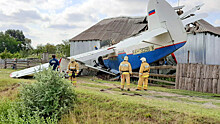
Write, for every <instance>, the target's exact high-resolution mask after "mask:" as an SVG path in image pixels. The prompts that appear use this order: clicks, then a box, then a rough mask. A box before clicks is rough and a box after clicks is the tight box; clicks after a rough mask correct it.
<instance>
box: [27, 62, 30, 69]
mask: <svg viewBox="0 0 220 124" xmlns="http://www.w3.org/2000/svg"><path fill="white" fill-rule="evenodd" d="M27 67H28V68H29V67H30V66H29V61H28V60H27Z"/></svg>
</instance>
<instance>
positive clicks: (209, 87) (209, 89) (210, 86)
mask: <svg viewBox="0 0 220 124" xmlns="http://www.w3.org/2000/svg"><path fill="white" fill-rule="evenodd" d="M208 80H209V82H208V93H212V90H213V89H212V86H213V84H212V79H208Z"/></svg>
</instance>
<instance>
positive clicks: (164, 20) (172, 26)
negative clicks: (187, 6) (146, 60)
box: [147, 0, 187, 43]
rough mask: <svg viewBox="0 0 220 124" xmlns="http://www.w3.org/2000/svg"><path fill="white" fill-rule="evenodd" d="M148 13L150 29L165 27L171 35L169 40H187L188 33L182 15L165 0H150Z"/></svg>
mask: <svg viewBox="0 0 220 124" xmlns="http://www.w3.org/2000/svg"><path fill="white" fill-rule="evenodd" d="M147 13H148V18H147V19H148V27H149V28H148V29H149V31H152V30H155V29H157V28H165V29H167V30H168V34H167V37H168V36H169V38H167V40H170V41H173V42H176V43H177V42H183V41H186V39H187V35H186V31H185V29H184V26H183V23H182V21H181V19H180V17H179V16H178V15H177V13H176V12H175V10H174V8H173V7H172V6H171V5H170V4H169V3H167V2H166V1H165V0H149V2H148V9H147ZM167 42H169V41H167Z"/></svg>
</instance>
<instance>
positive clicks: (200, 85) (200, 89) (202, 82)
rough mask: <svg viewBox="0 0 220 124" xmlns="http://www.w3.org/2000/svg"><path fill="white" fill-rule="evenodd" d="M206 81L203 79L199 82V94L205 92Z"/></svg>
mask: <svg viewBox="0 0 220 124" xmlns="http://www.w3.org/2000/svg"><path fill="white" fill-rule="evenodd" d="M203 86H204V80H203V78H201V79H200V82H199V92H203Z"/></svg>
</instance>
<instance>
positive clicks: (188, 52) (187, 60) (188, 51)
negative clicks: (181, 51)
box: [187, 50, 190, 64]
mask: <svg viewBox="0 0 220 124" xmlns="http://www.w3.org/2000/svg"><path fill="white" fill-rule="evenodd" d="M189 55H190V51H189V50H188V56H187V63H188V64H189Z"/></svg>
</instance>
